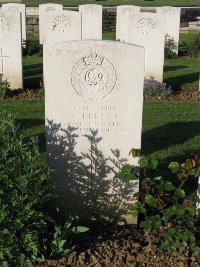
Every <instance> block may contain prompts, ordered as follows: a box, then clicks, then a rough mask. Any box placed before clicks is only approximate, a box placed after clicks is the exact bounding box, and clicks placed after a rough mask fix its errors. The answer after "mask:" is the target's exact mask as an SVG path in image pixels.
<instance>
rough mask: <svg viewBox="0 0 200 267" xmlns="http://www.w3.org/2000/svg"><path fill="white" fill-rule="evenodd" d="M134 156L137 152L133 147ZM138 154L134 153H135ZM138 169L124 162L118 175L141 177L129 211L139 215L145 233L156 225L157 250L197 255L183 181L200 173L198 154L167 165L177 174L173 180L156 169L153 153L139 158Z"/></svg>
mask: <svg viewBox="0 0 200 267" xmlns="http://www.w3.org/2000/svg"><path fill="white" fill-rule="evenodd" d="M130 153H131V154H132V155H133V156H134V157H135V156H138V154H140V152H139V151H138V150H135V149H132V150H131V152H130ZM136 154H137V155H136ZM139 164H140V169H141V172H138V170H137V169H136V168H135V167H132V166H130V165H124V166H123V167H122V169H121V171H120V172H119V173H118V175H117V176H118V177H120V178H121V179H123V180H124V181H130V180H132V179H134V178H135V177H137V178H138V179H139V180H140V192H139V193H138V201H137V202H136V203H134V204H132V205H131V206H130V209H131V212H132V215H133V216H135V217H137V216H138V215H140V216H141V217H142V219H141V221H140V223H139V226H140V228H143V229H145V231H146V233H147V234H148V233H150V231H151V230H153V229H157V230H158V231H159V233H160V242H159V248H158V251H173V252H175V251H178V252H179V253H182V254H184V255H189V254H190V253H193V254H194V255H196V256H197V255H198V256H200V248H199V247H198V246H196V244H195V235H194V221H195V218H194V215H195V214H194V210H193V209H192V208H191V207H186V206H185V205H184V200H185V197H186V195H185V191H184V189H183V187H184V185H185V184H186V182H188V181H189V180H191V179H196V180H197V179H198V177H199V176H200V157H198V156H195V157H194V158H193V159H187V160H186V161H185V162H184V163H182V164H179V163H178V162H171V163H170V164H169V169H170V170H171V172H172V175H173V176H174V175H175V177H176V179H175V181H174V182H171V181H170V180H166V179H164V177H162V176H161V175H159V173H158V165H159V162H158V160H157V159H156V158H155V157H154V156H142V157H141V158H140V159H139Z"/></svg>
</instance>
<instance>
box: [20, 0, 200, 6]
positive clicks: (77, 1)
mask: <svg viewBox="0 0 200 267" xmlns="http://www.w3.org/2000/svg"><path fill="white" fill-rule="evenodd" d="M49 2H51V3H58V4H62V5H64V6H78V5H81V4H99V5H104V6H115V5H138V6H191V7H192V6H200V0H178V1H173V0H152V1H148V0H146V1H144V0H103V1H99V0H51V1H49V0H23V1H22V3H24V4H26V5H27V6H38V5H39V4H45V3H49Z"/></svg>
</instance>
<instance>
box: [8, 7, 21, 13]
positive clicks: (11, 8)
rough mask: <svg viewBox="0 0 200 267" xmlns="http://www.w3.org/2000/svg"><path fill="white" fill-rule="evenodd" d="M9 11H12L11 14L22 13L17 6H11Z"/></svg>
mask: <svg viewBox="0 0 200 267" xmlns="http://www.w3.org/2000/svg"><path fill="white" fill-rule="evenodd" d="M9 10H10V11H11V12H16V13H18V12H20V10H19V9H18V8H17V7H15V6H11V7H10V8H9Z"/></svg>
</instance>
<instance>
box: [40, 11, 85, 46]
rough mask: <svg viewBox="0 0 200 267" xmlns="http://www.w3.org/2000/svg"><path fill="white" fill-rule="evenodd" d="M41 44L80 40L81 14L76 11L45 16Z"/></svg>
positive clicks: (57, 12) (58, 12) (56, 12)
mask: <svg viewBox="0 0 200 267" xmlns="http://www.w3.org/2000/svg"><path fill="white" fill-rule="evenodd" d="M45 22H46V23H45V26H44V27H43V43H45V44H47V43H57V42H65V41H71V40H81V14H80V13H79V12H76V11H68V10H63V11H55V12H52V13H51V14H47V15H46V16H45Z"/></svg>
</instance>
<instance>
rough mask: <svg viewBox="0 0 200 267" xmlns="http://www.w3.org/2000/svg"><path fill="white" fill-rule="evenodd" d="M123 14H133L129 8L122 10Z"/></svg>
mask: <svg viewBox="0 0 200 267" xmlns="http://www.w3.org/2000/svg"><path fill="white" fill-rule="evenodd" d="M122 13H123V14H124V15H125V16H132V15H133V14H134V12H133V10H132V9H130V8H126V9H124V10H123V12H122Z"/></svg>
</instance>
